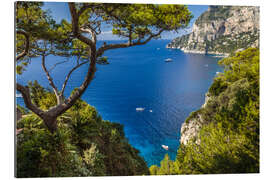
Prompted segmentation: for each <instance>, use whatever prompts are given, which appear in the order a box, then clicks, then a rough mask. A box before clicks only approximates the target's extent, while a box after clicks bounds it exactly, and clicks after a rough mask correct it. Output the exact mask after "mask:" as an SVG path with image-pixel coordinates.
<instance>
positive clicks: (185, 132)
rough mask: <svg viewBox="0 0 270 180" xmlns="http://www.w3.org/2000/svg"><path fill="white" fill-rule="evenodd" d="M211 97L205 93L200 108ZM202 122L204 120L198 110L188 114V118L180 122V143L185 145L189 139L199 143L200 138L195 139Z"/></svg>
mask: <svg viewBox="0 0 270 180" xmlns="http://www.w3.org/2000/svg"><path fill="white" fill-rule="evenodd" d="M211 98H212V97H210V96H209V94H208V93H206V95H205V103H204V104H203V105H202V108H204V107H205V106H206V105H207V102H208V101H209V100H210V99H211ZM204 123H205V120H204V119H203V117H202V115H201V114H200V113H199V112H198V111H197V112H194V114H191V115H190V116H189V119H187V120H186V121H185V122H184V123H183V124H182V127H181V139H180V143H181V144H183V145H186V144H187V143H188V142H189V141H190V140H191V139H194V140H195V143H197V144H199V143H200V140H199V139H197V136H198V134H199V132H200V130H201V127H202V126H203V124H204Z"/></svg>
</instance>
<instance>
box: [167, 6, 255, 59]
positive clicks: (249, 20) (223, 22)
mask: <svg viewBox="0 0 270 180" xmlns="http://www.w3.org/2000/svg"><path fill="white" fill-rule="evenodd" d="M258 46H259V7H248V6H234V7H232V6H209V9H208V10H207V11H206V12H204V13H203V14H202V15H201V16H200V17H199V18H198V19H197V20H196V21H195V23H194V25H193V28H192V32H191V33H190V34H187V35H184V36H181V37H178V38H176V39H174V40H172V42H170V43H169V44H168V45H167V48H174V49H180V50H182V51H184V52H187V53H200V54H220V55H228V54H231V53H233V52H235V51H240V50H243V49H246V48H248V47H258Z"/></svg>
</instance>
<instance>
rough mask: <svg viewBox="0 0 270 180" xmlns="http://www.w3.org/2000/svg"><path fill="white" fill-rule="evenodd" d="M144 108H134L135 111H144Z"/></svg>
mask: <svg viewBox="0 0 270 180" xmlns="http://www.w3.org/2000/svg"><path fill="white" fill-rule="evenodd" d="M144 109H145V108H142V107H137V108H136V111H144Z"/></svg>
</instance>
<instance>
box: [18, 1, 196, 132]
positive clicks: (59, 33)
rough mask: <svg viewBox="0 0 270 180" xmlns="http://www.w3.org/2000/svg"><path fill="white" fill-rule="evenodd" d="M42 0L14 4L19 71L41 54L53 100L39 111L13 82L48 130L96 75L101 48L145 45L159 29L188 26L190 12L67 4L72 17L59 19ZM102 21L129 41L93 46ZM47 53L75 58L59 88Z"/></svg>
mask: <svg viewBox="0 0 270 180" xmlns="http://www.w3.org/2000/svg"><path fill="white" fill-rule="evenodd" d="M42 5H43V3H41V2H17V3H16V61H17V73H18V74H21V73H23V71H24V70H26V69H27V65H28V63H29V60H30V59H31V58H33V57H41V60H42V68H43V70H44V72H45V73H46V77H47V79H48V81H49V84H50V86H51V88H52V90H53V92H54V95H55V96H56V99H57V104H56V105H55V106H52V107H50V108H49V109H48V110H42V109H40V108H39V107H37V106H36V105H35V104H34V103H33V102H32V99H31V92H30V90H29V88H28V87H27V86H25V85H22V84H19V83H17V86H16V87H17V90H18V91H19V92H21V94H22V97H23V99H24V102H25V105H26V107H27V108H28V109H30V110H31V111H32V112H34V113H35V114H37V115H38V116H39V117H41V118H42V119H43V121H44V123H45V124H46V126H47V127H48V129H49V130H50V131H51V132H54V131H55V130H56V129H57V117H58V116H60V115H61V114H63V113H64V112H65V111H67V110H68V109H69V108H71V106H72V105H73V104H74V103H75V102H76V100H77V99H79V98H80V97H81V95H82V94H83V93H84V92H85V90H86V88H87V87H88V86H89V84H90V83H91V81H92V79H93V78H94V74H95V71H96V64H97V63H99V62H101V63H102V62H104V59H106V57H102V56H103V54H104V52H105V51H107V50H110V49H117V48H126V47H131V46H136V45H143V44H146V43H147V42H149V41H150V40H151V39H153V38H160V35H161V33H162V32H165V31H173V30H174V31H177V30H179V29H182V28H185V27H187V25H188V24H189V22H190V20H191V18H192V17H193V16H192V15H191V12H190V11H189V10H188V9H187V7H186V6H184V5H151V4H110V3H107V4H105V3H104V4H103V3H68V5H69V10H70V15H71V22H68V20H65V19H63V20H62V21H61V23H56V22H55V20H54V19H53V18H52V17H51V16H50V14H49V12H47V11H44V10H43V9H42V8H41V7H42ZM104 24H107V25H110V27H111V28H112V32H113V34H115V35H117V36H119V37H121V38H122V37H123V38H125V39H126V41H127V42H126V43H119V44H109V43H106V42H104V44H103V45H102V46H101V47H99V48H97V36H98V35H99V34H101V33H102V30H103V29H102V25H104ZM49 55H56V56H64V57H75V59H76V62H77V63H76V66H74V67H73V68H72V69H71V70H70V71H69V72H68V73H67V75H66V78H65V81H64V82H63V85H62V88H61V89H60V90H59V87H57V86H56V85H55V83H54V81H53V77H52V76H51V74H50V71H49V70H48V68H47V67H46V59H47V58H48V56H49ZM100 58H101V59H100ZM99 60H100V61H99ZM84 64H88V71H87V73H86V75H85V78H84V80H83V82H82V83H81V85H80V86H79V87H78V88H75V89H74V92H73V93H72V94H70V96H69V97H64V90H65V87H66V85H67V83H68V80H69V78H70V76H71V74H72V72H73V71H75V70H76V69H78V68H80V67H81V66H82V65H84ZM55 65H57V64H55Z"/></svg>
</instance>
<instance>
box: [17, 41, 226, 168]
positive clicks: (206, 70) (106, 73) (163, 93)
mask: <svg viewBox="0 0 270 180" xmlns="http://www.w3.org/2000/svg"><path fill="white" fill-rule="evenodd" d="M168 42H169V41H166V40H155V41H152V42H150V43H148V44H146V45H143V46H136V47H130V48H126V49H117V50H111V51H108V52H106V53H105V54H104V55H105V56H107V57H108V58H109V59H108V60H109V62H110V64H109V65H98V70H97V72H96V76H95V79H94V80H93V82H92V83H91V85H90V86H89V87H88V89H87V91H86V92H85V93H84V95H83V96H82V99H83V100H85V101H87V102H88V103H89V104H91V105H92V106H94V107H95V108H96V109H97V110H98V112H99V113H100V114H101V116H102V117H103V119H104V120H109V121H112V122H119V123H121V124H123V125H124V130H125V134H126V137H127V138H128V139H129V142H130V144H132V145H133V146H134V147H135V148H137V149H139V150H140V154H141V155H142V156H143V157H144V159H145V160H146V162H147V164H148V165H149V166H150V165H152V164H159V162H160V161H161V160H162V159H163V157H164V155H165V154H166V153H168V154H169V155H170V158H171V159H175V156H176V153H177V149H178V146H179V138H180V128H181V124H182V123H183V122H184V120H185V119H186V118H187V116H188V115H189V113H190V112H192V111H194V110H197V109H198V108H200V107H201V105H202V104H203V103H204V97H205V93H206V92H207V90H208V88H209V86H210V85H211V83H212V80H213V78H214V77H215V76H216V72H218V71H223V68H222V67H220V66H218V65H217V58H214V57H211V56H205V55H196V54H185V53H183V52H181V51H179V50H171V49H166V48H165V45H166V44H167V43H168ZM158 48H159V49H158ZM166 58H171V59H173V62H169V63H166V62H164V60H165V59H166ZM63 60H65V59H63V58H59V57H54V56H50V57H48V59H47V65H48V67H51V65H52V64H53V63H55V62H60V61H63ZM69 60H70V63H64V64H61V65H59V66H57V67H56V68H55V69H54V70H53V71H52V75H53V77H54V80H55V82H56V84H57V86H58V87H59V88H60V85H61V84H62V82H63V81H64V77H65V75H66V74H67V72H68V71H67V70H68V69H70V68H72V66H73V65H74V62H73V61H74V59H72V58H70V59H69ZM40 64H41V62H40V59H38V58H36V59H32V61H31V64H30V65H29V67H28V69H27V71H25V72H24V73H23V75H20V76H17V81H18V82H20V83H26V82H27V81H28V80H38V82H39V83H40V84H42V85H43V86H45V87H49V85H48V82H47V79H46V76H45V73H44V72H43V71H42V68H41V65H40ZM48 69H49V68H48ZM86 72H87V65H85V66H82V67H81V68H80V69H79V70H77V71H75V72H74V73H73V74H72V76H71V79H70V81H69V84H68V86H67V89H66V92H65V93H66V96H67V95H68V94H69V93H70V92H71V90H72V89H73V88H74V87H78V86H79V85H80V83H81V82H82V81H83V78H84V75H85V73H86ZM17 102H18V103H19V104H21V105H22V104H23V101H22V98H17ZM137 107H143V108H145V110H144V111H142V112H137V111H136V108H137ZM150 110H152V112H150ZM162 144H164V145H168V146H169V151H166V150H164V149H163V148H162V147H161V145H162Z"/></svg>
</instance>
